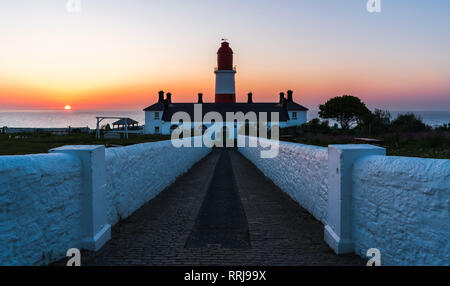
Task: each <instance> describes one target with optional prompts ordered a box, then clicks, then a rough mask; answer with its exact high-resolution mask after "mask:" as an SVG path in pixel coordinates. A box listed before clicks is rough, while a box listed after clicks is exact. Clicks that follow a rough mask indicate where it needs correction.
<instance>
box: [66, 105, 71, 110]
mask: <svg viewBox="0 0 450 286" xmlns="http://www.w3.org/2000/svg"><path fill="white" fill-rule="evenodd" d="M64 109H65V110H71V109H72V106H70V105H66V106H64Z"/></svg>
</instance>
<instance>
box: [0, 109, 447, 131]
mask: <svg viewBox="0 0 450 286" xmlns="http://www.w3.org/2000/svg"><path fill="white" fill-rule="evenodd" d="M408 112H410V111H391V116H392V119H395V118H396V117H397V116H398V115H399V114H405V113H408ZM411 112H412V113H414V114H416V115H417V116H419V117H421V118H422V120H423V121H424V122H425V123H426V124H428V125H431V126H439V125H442V124H444V123H450V110H449V111H411ZM96 116H114V117H129V118H132V119H134V120H136V121H138V122H139V124H140V125H143V124H144V123H145V113H144V111H142V110H97V111H92V110H89V111H86V110H83V111H80V110H78V111H77V110H72V111H0V128H1V127H3V126H8V127H34V128H58V127H68V126H71V127H90V128H95V127H96V123H97V121H96V119H95V117H96ZM317 117H318V111H314V110H310V111H308V121H309V120H311V119H313V118H317ZM114 121H115V120H112V119H110V120H105V121H103V122H102V123H101V124H102V125H103V124H107V123H110V124H111V123H112V122H114Z"/></svg>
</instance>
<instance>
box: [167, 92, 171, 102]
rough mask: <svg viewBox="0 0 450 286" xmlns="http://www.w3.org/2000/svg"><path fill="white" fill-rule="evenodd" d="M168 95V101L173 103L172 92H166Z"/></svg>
mask: <svg viewBox="0 0 450 286" xmlns="http://www.w3.org/2000/svg"><path fill="white" fill-rule="evenodd" d="M166 96H167V103H169V104H170V103H172V94H171V93H170V92H168V93H167V94H166Z"/></svg>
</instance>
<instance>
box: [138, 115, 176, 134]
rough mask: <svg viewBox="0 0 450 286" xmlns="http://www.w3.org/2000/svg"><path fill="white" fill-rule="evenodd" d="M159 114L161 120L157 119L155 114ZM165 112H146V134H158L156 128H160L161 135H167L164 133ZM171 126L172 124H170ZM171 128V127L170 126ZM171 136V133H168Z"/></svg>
mask: <svg viewBox="0 0 450 286" xmlns="http://www.w3.org/2000/svg"><path fill="white" fill-rule="evenodd" d="M156 112H158V113H159V120H157V119H155V113H156ZM163 113H164V111H162V110H161V111H146V112H145V126H144V134H156V133H155V127H159V130H160V133H159V134H165V133H164V131H163V126H164V125H165V124H164V121H162V120H161V119H162V116H163ZM169 125H170V124H169ZM169 128H170V126H169ZM168 134H170V133H168Z"/></svg>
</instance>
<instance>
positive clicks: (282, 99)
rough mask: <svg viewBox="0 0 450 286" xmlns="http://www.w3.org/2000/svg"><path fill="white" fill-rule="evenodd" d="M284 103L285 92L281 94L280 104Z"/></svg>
mask: <svg viewBox="0 0 450 286" xmlns="http://www.w3.org/2000/svg"><path fill="white" fill-rule="evenodd" d="M283 101H284V92H280V103H283Z"/></svg>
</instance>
